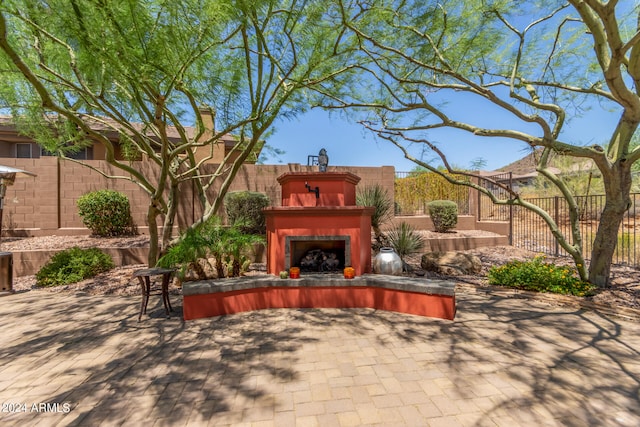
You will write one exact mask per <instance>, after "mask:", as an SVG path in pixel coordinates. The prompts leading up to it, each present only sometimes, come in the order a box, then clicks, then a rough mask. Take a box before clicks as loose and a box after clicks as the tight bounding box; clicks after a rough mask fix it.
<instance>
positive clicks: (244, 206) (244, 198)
mask: <svg viewBox="0 0 640 427" xmlns="http://www.w3.org/2000/svg"><path fill="white" fill-rule="evenodd" d="M224 206H225V210H226V212H227V219H228V220H229V224H230V225H233V226H235V227H236V228H237V229H238V230H240V231H241V232H243V233H247V234H265V233H266V232H267V227H266V224H265V219H264V213H263V212H262V209H264V208H266V207H267V206H269V198H268V197H267V195H266V194H263V193H256V192H253V191H235V192H232V193H227V195H226V196H225V197H224Z"/></svg>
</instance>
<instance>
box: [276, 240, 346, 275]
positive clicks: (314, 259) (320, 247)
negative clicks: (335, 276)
mask: <svg viewBox="0 0 640 427" xmlns="http://www.w3.org/2000/svg"><path fill="white" fill-rule="evenodd" d="M284 265H285V269H287V270H288V269H289V268H290V267H300V269H301V271H306V272H338V271H342V269H343V268H344V267H345V266H350V265H351V236H287V237H285V260H284Z"/></svg>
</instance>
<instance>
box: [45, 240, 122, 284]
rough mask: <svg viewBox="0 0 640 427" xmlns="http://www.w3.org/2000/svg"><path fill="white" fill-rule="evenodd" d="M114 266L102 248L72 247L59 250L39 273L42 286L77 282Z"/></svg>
mask: <svg viewBox="0 0 640 427" xmlns="http://www.w3.org/2000/svg"><path fill="white" fill-rule="evenodd" d="M113 267H114V264H113V260H112V259H111V257H110V256H109V255H108V254H105V253H104V252H102V251H101V250H100V249H97V248H90V249H80V248H78V247H73V248H71V249H67V250H64V251H62V252H58V253H57V254H55V255H54V256H52V257H51V259H50V260H49V262H47V263H46V264H45V265H44V266H43V267H42V268H41V269H40V270H39V271H38V272H37V273H36V285H37V286H41V287H46V286H59V285H66V284H69V283H76V282H79V281H80V280H83V279H88V278H89V277H93V276H95V275H96V274H98V273H102V272H103V271H107V270H109V269H111V268H113Z"/></svg>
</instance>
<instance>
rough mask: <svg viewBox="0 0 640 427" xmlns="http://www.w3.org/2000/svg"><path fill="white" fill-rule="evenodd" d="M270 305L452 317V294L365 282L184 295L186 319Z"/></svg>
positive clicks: (453, 306) (453, 298)
mask: <svg viewBox="0 0 640 427" xmlns="http://www.w3.org/2000/svg"><path fill="white" fill-rule="evenodd" d="M270 308H373V309H377V310H386V311H395V312H400V313H407V314H415V315H418V316H426V317H435V318H440V319H449V320H453V318H454V317H455V314H456V304H455V296H448V295H431V294H421V293H417V292H404V291H398V290H394V289H384V288H376V287H364V286H353V287H352V286H344V287H269V288H257V289H250V290H241V291H230V292H217V293H210V294H202V295H185V296H184V304H183V314H184V319H185V320H192V319H201V318H207V317H213V316H221V315H225V314H233V313H239V312H244V311H252V310H262V309H270Z"/></svg>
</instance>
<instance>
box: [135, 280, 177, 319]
mask: <svg viewBox="0 0 640 427" xmlns="http://www.w3.org/2000/svg"><path fill="white" fill-rule="evenodd" d="M174 271H175V270H174V269H171V268H144V269H142V270H136V271H134V273H133V277H137V278H138V280H139V281H140V288H141V290H142V302H141V303H140V314H139V315H138V322H139V321H140V319H142V315H143V314H146V313H147V304H148V303H149V295H151V276H160V275H161V276H162V290H161V292H160V294H161V295H162V302H163V304H164V310H165V312H166V313H167V318H169V317H171V314H170V313H169V312H170V311H173V307H171V301H169V281H170V280H171V275H172V274H173V272H174ZM154 295H155V294H154Z"/></svg>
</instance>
